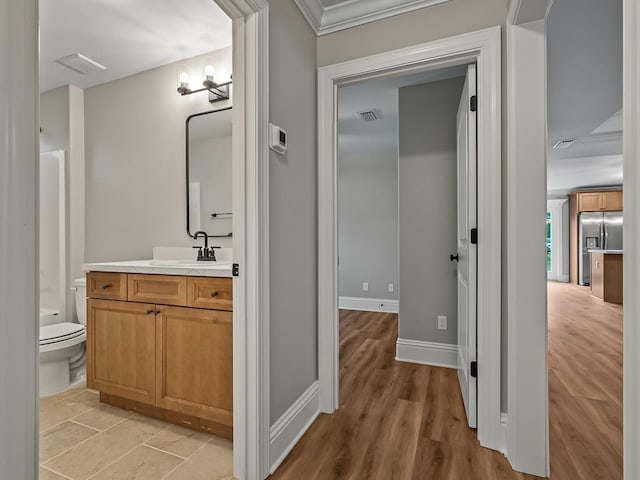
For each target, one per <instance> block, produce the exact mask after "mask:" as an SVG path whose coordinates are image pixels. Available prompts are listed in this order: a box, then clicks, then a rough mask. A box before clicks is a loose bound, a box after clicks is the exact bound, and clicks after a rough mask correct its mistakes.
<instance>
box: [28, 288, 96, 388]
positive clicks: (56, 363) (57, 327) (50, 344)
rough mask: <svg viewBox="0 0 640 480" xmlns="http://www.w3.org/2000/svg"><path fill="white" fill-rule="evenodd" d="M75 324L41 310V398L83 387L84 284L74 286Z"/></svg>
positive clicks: (84, 347) (50, 312)
mask: <svg viewBox="0 0 640 480" xmlns="http://www.w3.org/2000/svg"><path fill="white" fill-rule="evenodd" d="M73 284H74V287H75V291H76V311H77V312H78V323H75V322H65V321H64V319H63V318H62V317H61V315H60V312H57V311H55V310H51V309H41V310H40V396H41V397H47V396H50V395H55V394H57V393H61V392H64V391H65V390H68V389H69V388H71V387H73V386H75V385H78V386H79V385H81V384H84V377H85V375H84V368H85V361H86V340H87V332H86V324H87V296H86V292H87V284H86V279H84V278H78V279H76V280H74V282H73Z"/></svg>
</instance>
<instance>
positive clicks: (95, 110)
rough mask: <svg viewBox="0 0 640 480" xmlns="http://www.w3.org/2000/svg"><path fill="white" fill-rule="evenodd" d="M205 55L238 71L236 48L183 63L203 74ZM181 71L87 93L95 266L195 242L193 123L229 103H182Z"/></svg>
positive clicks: (166, 70) (199, 97)
mask: <svg viewBox="0 0 640 480" xmlns="http://www.w3.org/2000/svg"><path fill="white" fill-rule="evenodd" d="M204 57H206V58H212V59H213V62H214V66H217V65H224V66H226V67H227V71H229V72H230V71H231V48H225V49H222V50H217V51H216V52H212V53H208V54H205V55H203V56H201V57H194V58H193V59H188V60H185V61H182V62H179V63H186V64H187V65H190V66H192V67H193V69H194V70H198V69H201V68H202V63H203V58H204ZM176 71H177V65H176V64H170V65H166V66H163V67H159V68H156V69H153V70H148V71H145V72H142V73H139V74H136V75H132V76H130V77H126V78H123V79H120V80H115V81H113V82H109V83H106V84H103V85H98V86H96V87H92V88H89V89H87V90H86V91H85V122H86V123H85V141H86V150H85V151H86V254H85V258H86V260H87V261H89V262H95V261H117V260H133V259H144V258H150V257H151V254H152V248H153V247H154V246H190V245H193V244H194V241H193V240H192V239H190V237H189V236H188V235H187V233H186V187H185V120H186V118H187V116H188V115H190V114H192V113H196V112H203V111H206V110H212V109H214V108H222V107H224V106H227V105H225V104H224V103H225V102H221V103H220V104H216V105H215V106H212V105H211V104H210V103H209V102H208V97H207V95H206V94H205V93H200V94H194V95H190V96H187V97H181V96H180V95H178V93H176V82H177V80H176ZM123 232H126V234H124V236H123ZM216 243H217V244H221V245H223V242H216ZM227 243H229V240H225V241H224V245H223V246H227Z"/></svg>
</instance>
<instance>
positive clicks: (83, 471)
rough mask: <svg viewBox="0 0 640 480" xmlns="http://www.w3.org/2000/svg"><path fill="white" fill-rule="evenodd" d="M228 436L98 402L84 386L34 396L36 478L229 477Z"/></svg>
mask: <svg viewBox="0 0 640 480" xmlns="http://www.w3.org/2000/svg"><path fill="white" fill-rule="evenodd" d="M232 457H233V456H232V444H231V442H230V441H229V440H225V439H222V438H218V437H214V436H212V435H208V434H205V433H200V432H196V431H193V430H188V429H186V428H182V427H179V426H176V425H172V424H169V423H165V422H161V421H159V420H154V419H151V418H147V417H143V416H141V415H137V414H134V413H131V412H127V411H125V410H121V409H118V408H114V407H110V406H108V405H104V404H101V403H99V401H98V394H97V393H96V392H94V391H91V390H87V389H84V388H80V389H75V390H70V391H68V392H65V393H62V394H60V395H56V396H53V397H47V398H43V399H41V400H40V480H87V479H92V480H165V479H166V480H187V479H188V480H232V479H233V476H232V473H233V467H232V464H233V458H232Z"/></svg>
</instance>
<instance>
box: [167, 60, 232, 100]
mask: <svg viewBox="0 0 640 480" xmlns="http://www.w3.org/2000/svg"><path fill="white" fill-rule="evenodd" d="M202 73H203V75H202V76H203V78H204V80H203V81H202V88H198V89H196V90H191V88H190V87H189V80H190V75H189V72H187V70H186V69H185V68H182V69H181V71H180V72H179V73H178V88H177V91H178V93H179V94H180V95H182V96H183V97H184V96H185V95H191V94H192V93H199V92H204V91H207V92H209V103H216V102H222V101H225V100H229V96H230V91H229V87H230V85H231V84H232V83H233V80H232V79H231V80H229V81H228V82H224V83H217V82H216V81H215V78H214V74H215V70H214V68H213V65H205V66H204V67H203V69H202ZM230 78H232V77H231V76H230Z"/></svg>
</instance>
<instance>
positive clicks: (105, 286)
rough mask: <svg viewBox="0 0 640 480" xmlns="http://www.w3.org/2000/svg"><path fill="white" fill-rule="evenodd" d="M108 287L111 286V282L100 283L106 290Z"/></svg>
mask: <svg viewBox="0 0 640 480" xmlns="http://www.w3.org/2000/svg"><path fill="white" fill-rule="evenodd" d="M108 288H111V284H110V283H105V284H104V285H102V289H103V290H107V289H108Z"/></svg>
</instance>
